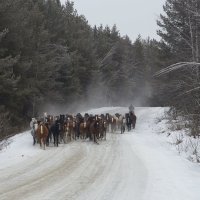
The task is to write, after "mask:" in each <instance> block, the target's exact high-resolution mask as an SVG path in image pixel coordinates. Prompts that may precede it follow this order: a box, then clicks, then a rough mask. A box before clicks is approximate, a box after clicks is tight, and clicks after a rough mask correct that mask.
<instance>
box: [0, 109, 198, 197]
mask: <svg viewBox="0 0 200 200" xmlns="http://www.w3.org/2000/svg"><path fill="white" fill-rule="evenodd" d="M126 111H127V110H126V108H115V107H113V108H101V109H95V110H90V111H88V112H89V113H92V112H93V113H105V112H111V113H116V112H121V113H125V112H126ZM163 112H164V109H163V108H136V115H137V117H138V119H137V124H136V129H135V130H133V131H132V132H125V134H122V135H121V134H119V133H116V134H111V133H109V134H108V135H107V140H106V141H102V142H100V145H96V144H94V143H92V142H90V141H75V142H71V143H69V144H65V145H64V144H61V145H60V146H59V147H58V148H56V147H53V146H50V147H47V149H46V150H45V151H44V150H42V149H40V148H39V146H38V145H36V146H32V138H31V135H30V132H25V133H22V134H20V135H17V136H15V137H13V138H12V142H11V144H10V145H9V146H8V147H7V148H6V149H4V150H3V151H2V152H0V200H15V199H16V200H55V199H56V200H81V199H83V200H133V199H135V200H140V199H142V200H179V199H180V200H199V199H200V169H199V166H198V165H197V164H193V163H190V162H189V161H187V160H184V159H183V158H181V157H180V156H178V155H177V153H176V152H175V151H173V150H170V148H168V144H167V143H166V141H165V140H164V138H163V137H161V136H159V135H157V134H156V123H155V119H156V118H157V117H159V116H161V115H162V114H163Z"/></svg>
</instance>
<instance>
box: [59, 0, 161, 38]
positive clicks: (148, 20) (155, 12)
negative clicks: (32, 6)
mask: <svg viewBox="0 0 200 200" xmlns="http://www.w3.org/2000/svg"><path fill="white" fill-rule="evenodd" d="M61 2H65V0H61ZM73 2H74V8H75V9H76V10H77V11H78V14H79V15H80V14H83V15H84V16H85V17H86V19H87V20H88V23H89V24H90V25H91V26H94V25H97V26H99V25H100V24H103V25H104V26H105V25H109V27H112V26H113V25H114V24H116V25H117V28H118V30H119V32H120V35H121V36H124V35H128V36H129V37H130V39H131V40H132V41H134V40H135V39H136V38H137V36H138V35H139V34H140V35H141V36H142V38H144V39H146V38H147V37H148V36H150V38H155V39H158V40H159V37H158V36H157V35H156V30H157V29H158V26H157V24H156V20H157V19H158V17H159V14H160V13H163V9H162V6H163V4H164V2H165V0H74V1H73Z"/></svg>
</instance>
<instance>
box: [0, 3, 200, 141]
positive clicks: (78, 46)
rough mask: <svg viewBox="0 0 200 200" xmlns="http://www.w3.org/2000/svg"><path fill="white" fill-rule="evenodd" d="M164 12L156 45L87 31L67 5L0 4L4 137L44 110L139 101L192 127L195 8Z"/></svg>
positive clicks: (177, 6)
mask: <svg viewBox="0 0 200 200" xmlns="http://www.w3.org/2000/svg"><path fill="white" fill-rule="evenodd" d="M163 9H164V14H161V15H160V18H159V20H158V21H157V23H158V27H159V30H158V35H159V36H160V37H161V40H160V41H156V40H155V39H150V38H146V39H143V38H141V36H140V35H139V36H138V37H137V38H136V40H135V41H131V39H130V38H129V37H128V36H127V35H125V36H121V35H120V32H119V30H118V29H117V26H116V25H113V26H112V27H109V26H103V25H100V26H94V27H92V26H91V25H89V23H88V21H87V19H86V18H85V16H84V15H80V14H78V11H77V10H76V9H75V8H74V3H73V2H72V1H69V0H68V1H66V3H65V4H64V5H62V4H61V2H60V0H2V1H0V134H1V137H3V136H5V135H6V134H9V133H13V132H19V131H20V130H22V129H23V128H26V127H27V124H28V122H29V120H30V118H31V117H33V116H39V115H40V114H41V112H42V111H44V109H43V108H44V107H45V106H46V105H60V107H61V108H62V106H65V107H72V110H73V109H75V108H76V107H77V106H78V105H80V104H83V105H84V106H85V107H86V106H95V105H98V106H106V105H107V106H109V105H114V106H115V105H122V106H124V105H128V104H130V103H133V102H137V101H138V102H140V103H141V105H143V106H147V105H148V106H149V105H151V106H171V107H172V108H173V111H174V112H175V113H179V114H181V115H182V116H190V118H189V119H190V121H191V122H193V121H194V120H197V119H196V118H194V116H197V115H198V114H199V113H198V112H199V109H198V108H199V107H198V106H199V92H198V87H199V68H198V62H199V28H200V27H199V22H200V21H199V16H200V13H199V2H198V1H197V0H192V1H189V0H187V1H185V0H167V1H166V3H165V5H164V6H163ZM133 29H134V26H133ZM183 113H184V114H183ZM177 115H178V114H177Z"/></svg>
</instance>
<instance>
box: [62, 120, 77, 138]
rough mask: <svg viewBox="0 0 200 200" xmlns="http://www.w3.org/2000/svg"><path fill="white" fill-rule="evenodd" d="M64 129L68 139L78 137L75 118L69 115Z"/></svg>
mask: <svg viewBox="0 0 200 200" xmlns="http://www.w3.org/2000/svg"><path fill="white" fill-rule="evenodd" d="M64 131H65V134H66V138H67V141H72V140H73V139H76V121H75V118H73V117H72V116H71V117H68V118H67V121H66V122H65V123H64Z"/></svg>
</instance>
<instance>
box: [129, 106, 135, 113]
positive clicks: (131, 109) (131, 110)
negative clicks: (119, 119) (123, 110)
mask: <svg viewBox="0 0 200 200" xmlns="http://www.w3.org/2000/svg"><path fill="white" fill-rule="evenodd" d="M129 112H134V106H133V105H132V104H131V105H130V106H129Z"/></svg>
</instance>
